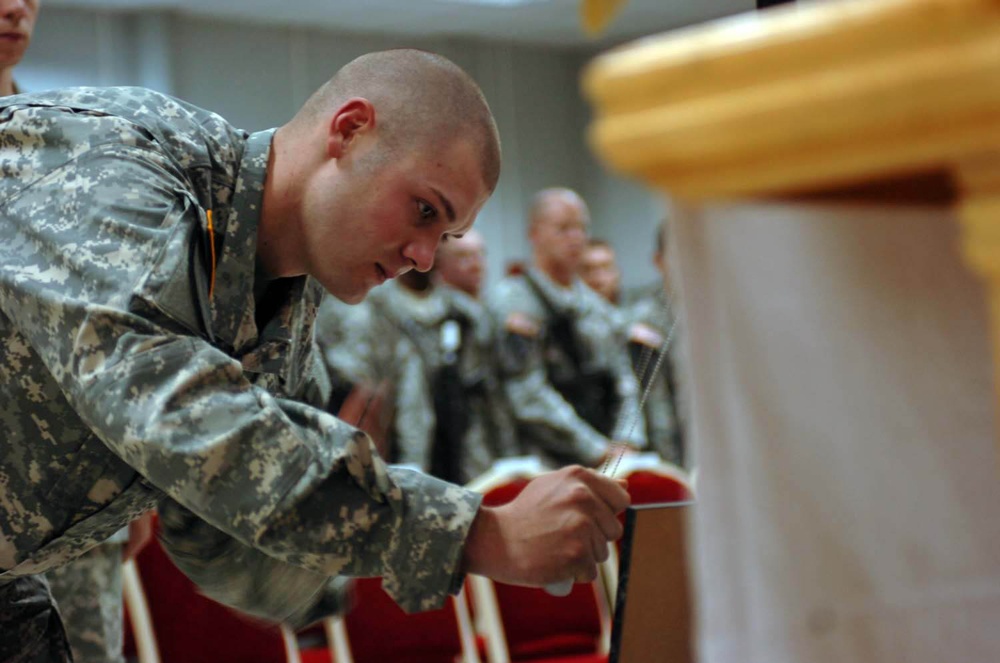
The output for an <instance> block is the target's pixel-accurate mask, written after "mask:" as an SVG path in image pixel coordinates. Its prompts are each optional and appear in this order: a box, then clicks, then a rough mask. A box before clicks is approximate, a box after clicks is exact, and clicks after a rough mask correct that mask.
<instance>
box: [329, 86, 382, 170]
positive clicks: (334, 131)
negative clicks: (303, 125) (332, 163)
mask: <svg viewBox="0 0 1000 663" xmlns="http://www.w3.org/2000/svg"><path fill="white" fill-rule="evenodd" d="M374 129H375V106H374V105H372V102H370V101H368V100H367V99H365V98H364V97H352V98H351V99H348V100H347V101H346V102H344V103H343V104H342V105H341V106H340V107H339V108H338V109H337V110H336V111H335V112H334V114H333V117H331V118H330V124H329V125H328V131H327V141H326V153H327V156H328V157H330V158H333V159H339V158H341V157H343V156H344V155H345V154H347V151H348V150H349V149H350V148H351V146H352V145H353V144H354V143H355V142H356V141H357V139H358V137H359V136H361V135H363V134H366V133H369V132H371V131H373V130H374Z"/></svg>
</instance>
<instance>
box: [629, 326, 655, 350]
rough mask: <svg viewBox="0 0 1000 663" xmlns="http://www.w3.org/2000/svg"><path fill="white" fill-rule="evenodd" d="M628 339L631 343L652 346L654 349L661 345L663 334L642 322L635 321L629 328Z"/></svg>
mask: <svg viewBox="0 0 1000 663" xmlns="http://www.w3.org/2000/svg"><path fill="white" fill-rule="evenodd" d="M628 340H629V341H631V342H632V343H638V344H639V345H645V346H647V347H650V348H653V349H654V350H659V349H660V347H661V346H662V345H663V335H662V334H660V332H658V331H656V330H655V329H653V328H652V327H650V326H649V325H647V324H644V323H642V322H637V323H635V324H634V325H632V326H631V327H630V328H629V330H628Z"/></svg>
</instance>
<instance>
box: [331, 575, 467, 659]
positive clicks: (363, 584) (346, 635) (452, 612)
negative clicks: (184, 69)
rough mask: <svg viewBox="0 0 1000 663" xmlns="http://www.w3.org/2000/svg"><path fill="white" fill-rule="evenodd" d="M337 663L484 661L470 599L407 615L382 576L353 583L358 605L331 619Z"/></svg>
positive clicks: (456, 599)
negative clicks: (472, 616)
mask: <svg viewBox="0 0 1000 663" xmlns="http://www.w3.org/2000/svg"><path fill="white" fill-rule="evenodd" d="M327 639H328V641H329V642H330V647H331V656H332V658H333V659H334V661H335V662H336V663H384V662H385V661H393V662H394V663H395V662H398V663H455V662H456V661H461V662H462V663H480V659H479V656H478V654H477V652H476V647H475V638H474V635H473V633H472V624H471V620H470V619H469V615H468V607H467V606H466V603H465V597H464V595H463V594H460V595H459V596H457V597H454V596H450V597H448V599H447V602H446V605H445V606H444V607H442V608H439V609H437V610H428V611H426V612H418V613H413V614H407V613H405V612H403V610H402V609H401V608H400V607H399V606H398V605H396V602H395V601H393V600H392V598H391V597H390V596H389V595H388V594H386V592H385V590H383V589H382V579H381V578H360V579H358V580H357V581H355V583H354V607H353V608H352V609H351V610H350V611H349V612H348V613H347V614H346V615H345V616H344V617H342V618H338V619H332V620H328V622H327Z"/></svg>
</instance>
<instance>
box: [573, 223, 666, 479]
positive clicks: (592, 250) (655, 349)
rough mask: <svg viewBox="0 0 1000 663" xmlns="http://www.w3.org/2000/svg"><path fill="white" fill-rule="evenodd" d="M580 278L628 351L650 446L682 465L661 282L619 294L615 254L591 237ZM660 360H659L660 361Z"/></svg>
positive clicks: (658, 261)
mask: <svg viewBox="0 0 1000 663" xmlns="http://www.w3.org/2000/svg"><path fill="white" fill-rule="evenodd" d="M662 243H663V240H662V237H661V235H660V233H659V232H658V233H657V245H656V246H657V251H656V257H655V259H654V262H656V264H657V268H658V269H660V270H661V274H663V271H662V264H663V260H664V258H663V256H662V251H661V249H660V247H661V246H662ZM580 278H581V279H583V281H584V282H585V283H586V284H587V285H588V286H590V288H591V289H592V290H594V292H596V293H597V294H599V295H601V296H602V297H604V298H605V299H606V300H607V301H608V302H609V303H610V304H612V306H614V307H615V313H616V319H617V327H618V329H619V333H620V334H621V337H622V340H623V342H624V343H625V344H626V345H627V347H628V352H629V357H630V358H631V360H632V368H633V370H634V371H635V376H636V380H638V382H639V388H640V390H641V391H643V392H646V391H648V394H647V395H646V402H645V403H644V404H643V408H642V411H643V418H644V419H645V421H646V436H647V438H648V440H649V446H650V447H651V448H652V449H653V450H654V451H656V452H657V453H658V454H659V455H660V456H661V457H662V458H663V459H664V460H667V461H670V462H671V463H674V464H677V465H682V464H683V462H684V451H683V443H682V432H681V426H680V419H679V417H678V408H677V402H676V398H675V396H676V394H675V393H674V376H675V373H674V370H673V362H672V361H671V358H670V353H669V348H668V347H665V345H664V344H665V343H666V341H667V338H668V334H669V332H670V329H671V325H672V323H673V317H672V315H671V313H670V309H669V306H668V304H667V298H666V295H665V293H664V287H663V281H662V279H661V280H660V281H656V282H654V283H651V284H649V285H648V286H644V287H642V288H638V289H636V290H635V291H633V292H629V293H627V294H626V295H625V296H622V295H621V270H619V268H618V261H617V258H616V256H615V250H614V248H612V246H611V245H610V244H608V243H607V242H606V241H604V240H601V239H596V238H591V239H590V240H589V241H588V242H587V248H586V249H585V250H584V252H583V258H582V260H581V261H580ZM661 355H662V356H663V359H662V360H661V359H660V357H661Z"/></svg>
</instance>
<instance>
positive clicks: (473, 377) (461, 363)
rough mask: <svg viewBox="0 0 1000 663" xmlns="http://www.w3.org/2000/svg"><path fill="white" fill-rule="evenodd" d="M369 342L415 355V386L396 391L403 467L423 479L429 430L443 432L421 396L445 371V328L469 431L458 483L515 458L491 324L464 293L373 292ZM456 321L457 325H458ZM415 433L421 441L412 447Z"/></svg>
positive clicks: (440, 288) (396, 287)
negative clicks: (415, 468)
mask: <svg viewBox="0 0 1000 663" xmlns="http://www.w3.org/2000/svg"><path fill="white" fill-rule="evenodd" d="M369 301H370V304H371V310H372V318H373V319H372V333H371V335H372V337H374V338H377V339H379V341H380V342H386V343H387V344H389V345H390V346H391V345H393V344H396V343H403V344H408V345H409V346H410V347H412V348H413V350H415V351H416V352H415V353H411V354H413V355H415V357H416V359H417V361H418V365H419V367H420V370H421V379H420V380H415V379H410V380H406V381H403V382H402V383H401V384H400V385H399V387H398V389H397V393H398V404H397V407H396V428H397V430H398V431H399V435H400V438H401V443H402V444H401V445H400V446H401V448H400V455H401V459H403V462H416V463H418V464H419V465H420V467H421V468H423V469H424V470H427V471H429V470H430V465H429V454H430V449H431V446H432V444H433V436H434V434H435V427H437V426H440V425H442V423H443V422H442V421H440V420H439V417H438V416H437V414H436V412H435V408H434V403H433V401H432V399H430V398H428V397H427V394H428V393H429V392H431V390H432V389H433V387H432V382H433V379H434V376H435V374H436V373H437V372H438V371H440V370H441V368H442V367H443V366H444V364H445V361H446V359H445V357H446V354H447V349H446V348H445V342H444V340H443V336H442V334H443V331H442V328H443V326H444V325H445V324H446V322H447V321H452V322H453V323H454V325H455V326H453V327H452V333H453V334H455V336H454V338H455V339H457V343H458V348H457V351H456V352H455V354H456V357H455V361H456V365H457V369H458V371H457V372H458V377H459V379H460V380H461V382H462V390H463V392H464V394H465V395H466V396H467V397H468V401H467V411H466V416H467V417H468V419H467V423H468V427H467V428H466V430H465V431H464V433H463V435H462V444H461V451H460V455H459V458H460V468H459V476H458V477H456V478H455V480H456V481H458V482H460V483H466V482H468V481H471V480H472V479H474V478H476V477H477V476H479V475H480V474H482V473H483V472H485V471H486V470H488V469H489V468H490V466H491V465H492V464H493V461H494V460H496V459H497V458H502V457H506V456H513V455H516V454H517V453H518V446H517V438H516V433H515V431H514V425H513V418H512V413H511V412H510V407H509V405H508V403H507V400H506V395H505V394H503V393H502V389H501V387H500V381H499V375H498V365H497V363H496V353H495V338H494V333H493V326H492V321H491V319H490V318H489V316H488V315H487V313H486V310H485V308H484V307H483V305H482V304H480V303H479V302H477V301H476V300H475V299H473V298H472V297H470V296H469V295H467V294H466V293H464V292H461V291H459V290H457V289H455V288H451V287H448V286H444V285H434V286H432V287H431V288H429V289H428V290H427V291H426V292H424V293H420V294H417V293H413V292H412V291H410V290H408V289H407V288H406V287H404V286H403V285H401V284H400V283H399V282H397V281H390V282H389V283H386V284H385V285H383V286H380V287H378V288H376V289H375V290H373V291H372V293H371V295H370V296H369ZM459 321H460V324H459ZM415 431H419V434H420V435H422V436H423V437H422V439H415V438H416V435H415V434H414V432H415Z"/></svg>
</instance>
